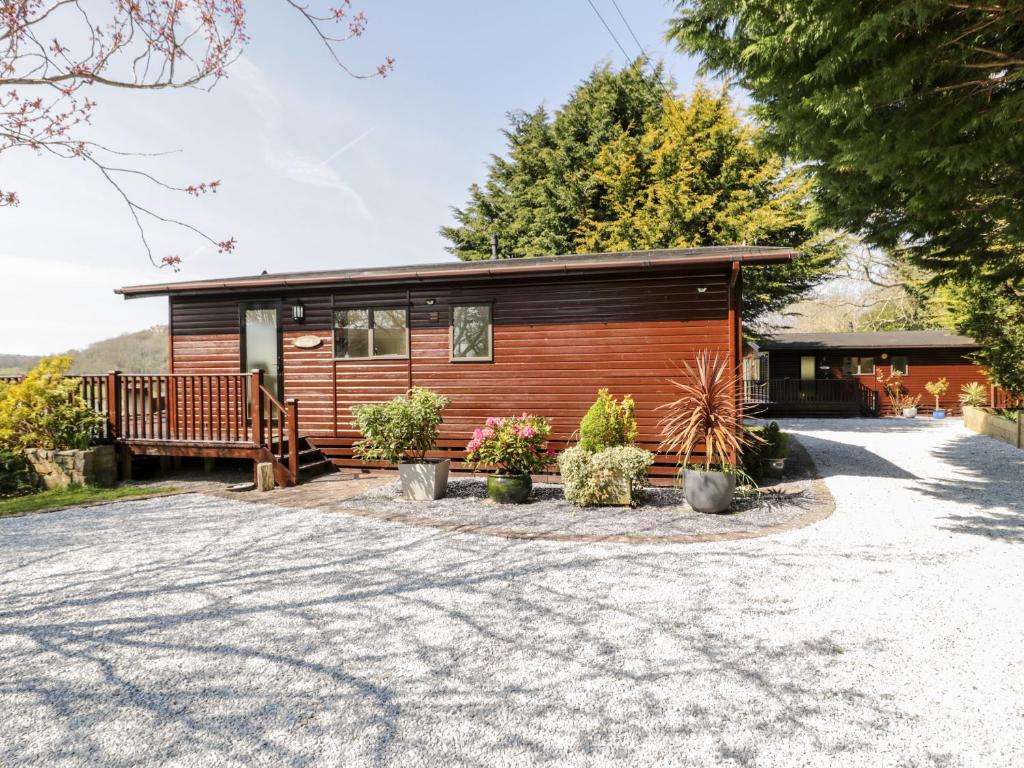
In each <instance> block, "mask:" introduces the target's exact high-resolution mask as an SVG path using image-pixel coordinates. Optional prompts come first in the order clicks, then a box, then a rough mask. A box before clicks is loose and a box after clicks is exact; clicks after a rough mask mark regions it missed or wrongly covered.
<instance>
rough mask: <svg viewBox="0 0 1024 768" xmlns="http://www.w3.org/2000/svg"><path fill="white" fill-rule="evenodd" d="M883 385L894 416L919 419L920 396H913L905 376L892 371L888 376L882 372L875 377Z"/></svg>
mask: <svg viewBox="0 0 1024 768" xmlns="http://www.w3.org/2000/svg"><path fill="white" fill-rule="evenodd" d="M875 378H876V379H877V380H878V383H879V384H881V385H882V390H883V391H884V392H885V395H886V397H888V398H889V404H890V405H891V406H892V412H893V414H901V413H902V414H903V417H904V418H906V419H913V418H916V417H917V405H918V403H920V402H921V396H920V395H911V394H910V390H908V389H907V386H906V384H904V383H903V374H902V373H900V372H899V371H893V370H891V371H890V372H889V375H888V376H886V375H885V374H884V373H883V372H882V371H879V372H878V375H877V376H876V377H875Z"/></svg>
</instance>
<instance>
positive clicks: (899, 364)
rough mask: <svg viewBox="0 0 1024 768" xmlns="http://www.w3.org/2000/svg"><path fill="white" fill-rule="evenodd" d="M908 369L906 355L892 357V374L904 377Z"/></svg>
mask: <svg viewBox="0 0 1024 768" xmlns="http://www.w3.org/2000/svg"><path fill="white" fill-rule="evenodd" d="M909 371H910V367H909V366H908V365H907V356H906V355H893V356H892V372H893V373H901V374H903V375H904V376H906V375H907V373H909Z"/></svg>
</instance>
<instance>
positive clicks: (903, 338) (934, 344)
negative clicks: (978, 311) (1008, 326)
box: [759, 330, 979, 352]
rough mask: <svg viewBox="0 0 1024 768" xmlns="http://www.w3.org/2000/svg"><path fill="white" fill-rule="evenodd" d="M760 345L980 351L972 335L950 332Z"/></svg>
mask: <svg viewBox="0 0 1024 768" xmlns="http://www.w3.org/2000/svg"><path fill="white" fill-rule="evenodd" d="M759 346H760V348H761V349H762V350H764V351H768V352H770V351H780V350H797V349H807V350H816V349H872V348H883V347H884V348H893V349H897V348H898V349H938V348H950V349H976V348H977V347H978V346H979V345H978V343H977V342H976V341H975V340H974V339H972V338H971V337H970V336H961V335H958V334H955V333H950V332H948V331H942V330H933V331H863V332H861V331H854V332H832V333H775V334H767V335H765V336H764V338H763V339H762V340H761V341H760V343H759Z"/></svg>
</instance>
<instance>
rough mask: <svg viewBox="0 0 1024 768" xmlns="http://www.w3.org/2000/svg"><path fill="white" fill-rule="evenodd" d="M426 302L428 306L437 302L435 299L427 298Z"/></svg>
mask: <svg viewBox="0 0 1024 768" xmlns="http://www.w3.org/2000/svg"><path fill="white" fill-rule="evenodd" d="M427 304H429V305H430V306H434V305H435V304H437V299H427Z"/></svg>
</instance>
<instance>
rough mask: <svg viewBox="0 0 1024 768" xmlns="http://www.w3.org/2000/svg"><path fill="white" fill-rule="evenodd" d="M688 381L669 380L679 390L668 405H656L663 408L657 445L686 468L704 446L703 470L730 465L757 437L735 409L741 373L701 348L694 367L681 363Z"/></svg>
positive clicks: (737, 409)
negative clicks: (663, 412) (746, 426)
mask: <svg viewBox="0 0 1024 768" xmlns="http://www.w3.org/2000/svg"><path fill="white" fill-rule="evenodd" d="M682 372H683V373H684V374H685V375H686V377H687V380H685V381H677V380H675V379H670V382H671V384H672V386H674V387H675V388H676V389H677V390H678V391H679V397H678V398H677V399H676V400H673V401H672V402H671V403H666V404H665V405H662V406H659V408H658V410H664V411H667V414H666V416H665V418H663V419H662V420H661V422H660V423H659V426H660V427H661V437H662V443H661V449H662V450H667V451H670V452H672V453H675V454H676V456H678V457H679V463H680V465H682V466H684V467H685V466H687V465H689V463H690V457H691V456H692V455H693V453H694V452H695V451H696V450H697V448H698V447H699V446H701V445H703V446H704V471H709V470H710V469H711V468H712V466H724V467H728V466H731V465H732V463H733V462H734V461H735V460H736V458H737V457H738V456H739V454H740V453H741V452H742V450H743V448H744V447H745V446H748V445H750V444H751V443H752V442H754V441H755V440H757V439H758V438H756V437H755V436H754V435H751V434H750V433H749V432H747V431H745V430H744V429H743V416H742V413H741V412H740V409H739V408H738V407H737V402H736V393H737V387H738V386H739V377H738V374H737V372H736V371H734V370H732V369H731V368H730V366H729V364H728V361H727V360H726V359H725V358H722V357H719V355H718V354H716V355H715V356H714V357H712V356H711V353H710V352H708V351H703V352H699V353H698V354H697V359H696V362H695V365H694V366H691V365H690V364H689V363H688V362H686V361H683V366H682Z"/></svg>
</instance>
